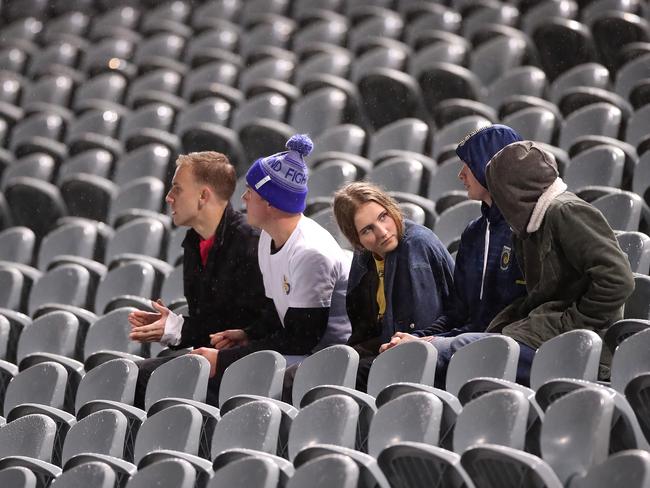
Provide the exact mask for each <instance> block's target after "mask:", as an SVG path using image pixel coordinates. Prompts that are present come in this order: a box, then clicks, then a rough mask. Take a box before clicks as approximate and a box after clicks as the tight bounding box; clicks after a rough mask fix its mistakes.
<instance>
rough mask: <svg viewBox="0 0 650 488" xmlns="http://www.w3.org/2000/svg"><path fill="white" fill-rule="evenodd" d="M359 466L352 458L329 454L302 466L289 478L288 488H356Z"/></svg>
mask: <svg viewBox="0 0 650 488" xmlns="http://www.w3.org/2000/svg"><path fill="white" fill-rule="evenodd" d="M358 483H359V468H358V467H357V465H356V463H355V462H354V461H352V460H351V459H350V458H348V457H346V456H343V455H340V454H327V455H325V456H321V457H318V458H316V459H313V460H311V461H308V462H306V463H305V464H303V465H302V466H300V467H299V468H298V469H297V470H296V472H295V473H294V475H293V476H292V477H291V480H289V483H288V484H287V488H329V487H332V486H336V487H340V488H356V487H357V486H359V485H358Z"/></svg>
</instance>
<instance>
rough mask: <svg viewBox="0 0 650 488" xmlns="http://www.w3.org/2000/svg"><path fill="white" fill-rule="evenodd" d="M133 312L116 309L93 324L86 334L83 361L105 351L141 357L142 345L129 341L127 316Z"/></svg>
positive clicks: (126, 309)
mask: <svg viewBox="0 0 650 488" xmlns="http://www.w3.org/2000/svg"><path fill="white" fill-rule="evenodd" d="M135 310H136V308H134V307H122V308H118V309H116V310H112V311H111V312H108V313H106V314H105V315H102V316H101V317H99V318H98V319H97V320H96V321H95V322H93V323H92V324H91V326H90V327H89V328H88V332H87V333H86V338H85V342H84V348H83V357H84V361H86V360H88V358H90V357H91V356H93V355H94V354H97V353H101V352H107V351H113V352H124V353H128V354H134V355H141V354H142V345H141V344H140V343H139V342H134V341H131V340H129V333H130V332H131V326H130V325H129V322H128V316H129V314H130V313H131V312H133V311H135ZM89 369H91V368H89Z"/></svg>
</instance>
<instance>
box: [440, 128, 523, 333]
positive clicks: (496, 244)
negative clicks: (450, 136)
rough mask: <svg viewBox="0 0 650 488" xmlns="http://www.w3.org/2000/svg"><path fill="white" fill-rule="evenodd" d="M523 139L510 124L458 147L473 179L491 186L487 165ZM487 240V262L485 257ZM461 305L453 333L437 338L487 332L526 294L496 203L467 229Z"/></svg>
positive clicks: (459, 262) (457, 278)
mask: <svg viewBox="0 0 650 488" xmlns="http://www.w3.org/2000/svg"><path fill="white" fill-rule="evenodd" d="M520 140H521V137H520V136H519V134H517V133H516V132H515V131H514V130H512V129H511V128H510V127H507V126H505V125H499V124H496V125H491V126H488V127H484V128H482V129H479V130H478V131H475V132H473V133H471V134H470V135H468V136H467V137H466V138H465V139H464V140H463V141H462V142H461V143H460V144H459V145H458V148H457V149H456V153H457V154H458V156H459V157H460V159H461V160H462V161H463V162H465V163H466V164H467V166H468V167H469V168H470V170H471V171H472V174H473V175H474V177H475V178H476V179H477V180H478V182H479V183H481V184H482V185H483V186H484V187H485V188H487V183H486V179H485V167H486V166H487V164H488V162H489V161H490V159H492V157H493V156H494V155H495V154H496V153H498V152H499V151H500V150H501V149H503V148H504V147H505V146H507V145H508V144H511V143H513V142H516V141H520ZM486 241H487V258H486V257H485V255H486ZM454 286H455V290H456V302H455V306H454V307H453V311H452V313H450V315H449V317H448V318H449V322H448V323H447V328H448V329H451V330H450V331H448V332H446V333H443V334H438V335H456V334H460V333H463V332H483V331H485V329H486V328H487V326H488V324H489V323H490V322H491V321H492V319H493V318H494V317H495V316H496V314H497V313H499V312H500V311H501V310H502V309H503V308H505V307H506V306H507V305H509V304H510V303H511V302H513V301H514V300H515V299H516V298H518V297H520V296H522V295H524V294H525V293H526V286H525V282H524V280H523V277H522V272H521V269H520V267H519V265H518V264H517V260H516V258H515V255H514V246H513V243H512V230H511V229H510V226H509V225H508V223H507V222H506V221H505V219H504V218H503V215H502V214H501V212H500V211H499V209H498V208H497V206H496V205H492V206H491V207H489V206H488V205H487V204H485V203H483V205H482V206H481V217H479V218H478V219H476V220H474V221H472V222H471V223H470V224H469V225H468V226H467V227H466V228H465V230H464V231H463V234H462V236H461V240H460V246H459V248H458V253H457V255H456V266H455V268H454Z"/></svg>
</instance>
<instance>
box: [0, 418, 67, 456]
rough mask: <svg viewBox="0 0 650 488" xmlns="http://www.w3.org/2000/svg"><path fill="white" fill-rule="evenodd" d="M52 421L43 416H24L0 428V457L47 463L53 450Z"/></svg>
mask: <svg viewBox="0 0 650 488" xmlns="http://www.w3.org/2000/svg"><path fill="white" fill-rule="evenodd" d="M55 429H56V427H55V425H54V421H53V420H52V419H50V418H49V417H46V416H45V415H38V414H35V415H26V416H25V417H21V418H19V419H16V420H14V421H13V422H9V423H7V424H6V425H4V426H2V428H0V440H1V442H0V445H1V446H2V447H1V448H0V453H1V454H0V457H2V458H5V457H7V456H25V457H29V458H33V459H38V460H41V461H46V462H49V461H50V459H51V456H52V449H53V448H54V435H55Z"/></svg>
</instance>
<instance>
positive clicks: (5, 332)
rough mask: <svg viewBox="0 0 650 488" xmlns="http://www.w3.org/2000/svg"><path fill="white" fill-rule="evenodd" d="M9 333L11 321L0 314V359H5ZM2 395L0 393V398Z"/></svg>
mask: <svg viewBox="0 0 650 488" xmlns="http://www.w3.org/2000/svg"><path fill="white" fill-rule="evenodd" d="M10 334H11V322H9V320H8V319H7V317H5V316H4V315H0V360H2V361H5V360H6V359H7V351H8V349H9V337H10ZM0 376H1V375H0ZM2 396H3V395H1V394H0V399H1V397H2Z"/></svg>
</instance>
